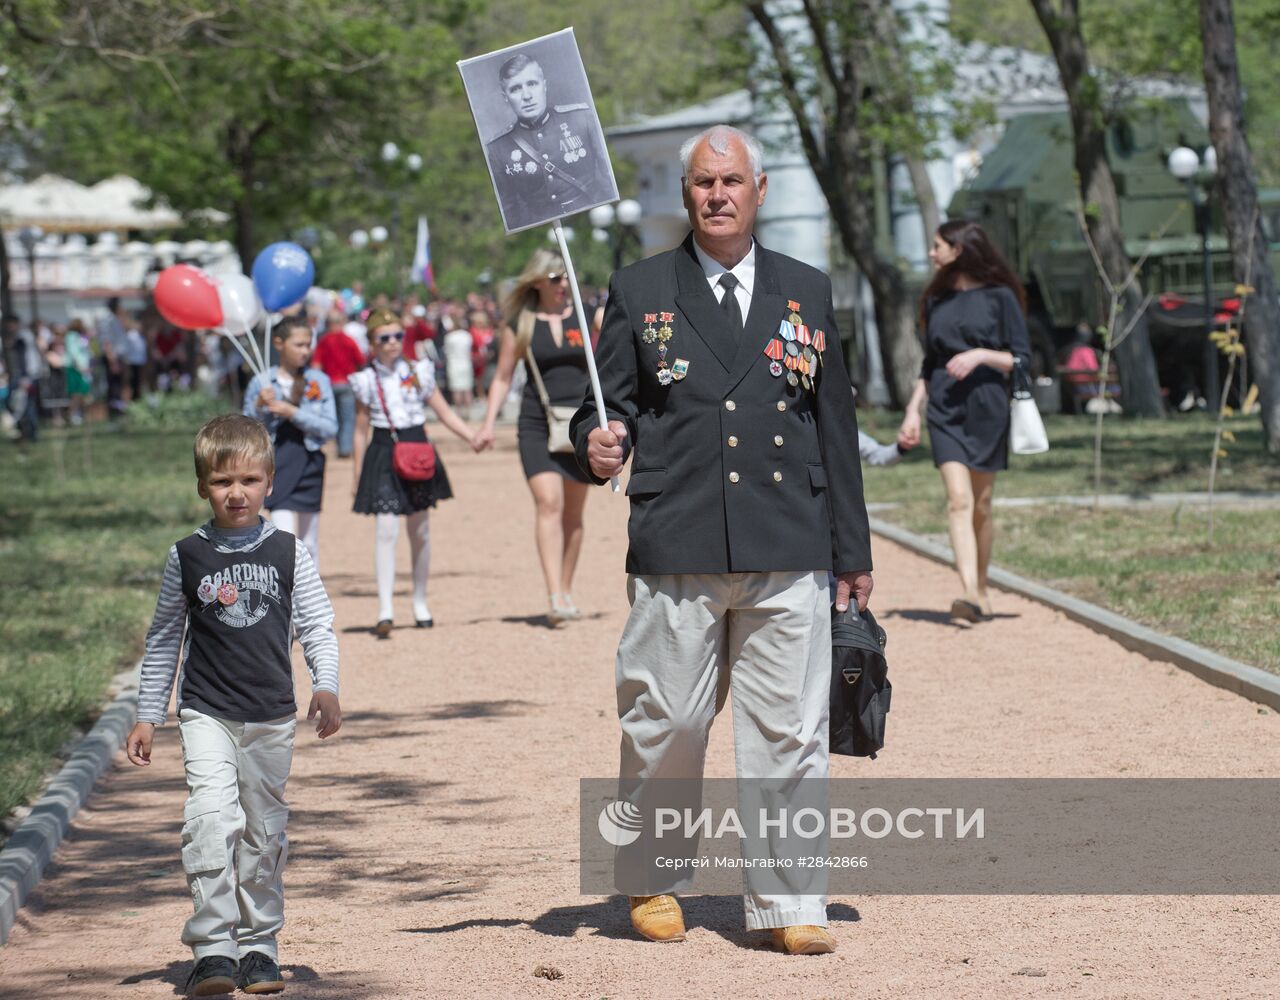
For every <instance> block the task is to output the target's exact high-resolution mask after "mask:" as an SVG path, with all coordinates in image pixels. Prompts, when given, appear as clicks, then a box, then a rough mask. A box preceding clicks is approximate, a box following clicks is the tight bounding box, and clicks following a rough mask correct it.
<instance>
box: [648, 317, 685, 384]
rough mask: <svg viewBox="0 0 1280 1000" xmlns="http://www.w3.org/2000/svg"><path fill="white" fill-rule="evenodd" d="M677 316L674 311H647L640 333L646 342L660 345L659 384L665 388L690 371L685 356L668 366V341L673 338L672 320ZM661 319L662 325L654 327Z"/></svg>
mask: <svg viewBox="0 0 1280 1000" xmlns="http://www.w3.org/2000/svg"><path fill="white" fill-rule="evenodd" d="M675 318H676V314H675V313H673V312H657V313H645V314H644V320H645V323H646V326H645V328H644V331H643V332H642V333H641V335H640V339H641V340H643V341H644V342H645V343H646V344H652V343H654V342H656V343H657V345H658V371H657V373H656V374H657V378H658V384H659V385H660V386H662V387H663V388H665V387H667V386H669V385H670V384H671V383H672V382H679V381H680V380H681V379H683V378H684V377H685V375H687V374H688V373H689V362H688V361H685V360H684V359H683V358H679V359H677V360H676V363H675V367H674V368H668V367H667V354H668V352H669V351H670V348H669V347H668V345H667V342H668V341H669V340H670V339H671V336H672V334H673V333H674V332H675V331H674V330H673V329H672V327H671V321H672V320H674V319H675ZM658 321H661V323H662V326H660V327H658V328H657V329H655V328H654V325H653V324H654V323H655V322H658Z"/></svg>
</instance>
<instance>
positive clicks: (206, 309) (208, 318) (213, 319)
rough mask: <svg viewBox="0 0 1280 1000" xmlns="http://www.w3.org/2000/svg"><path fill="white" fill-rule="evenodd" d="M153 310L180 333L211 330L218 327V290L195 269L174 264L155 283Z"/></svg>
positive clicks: (208, 278) (220, 309) (205, 275)
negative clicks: (154, 305)
mask: <svg viewBox="0 0 1280 1000" xmlns="http://www.w3.org/2000/svg"><path fill="white" fill-rule="evenodd" d="M155 297H156V308H157V309H159V310H160V315H161V316H163V317H164V318H165V319H167V320H168V321H169V322H170V323H172V324H173V325H174V326H178V327H181V328H182V329H184V330H212V329H214V328H215V327H219V326H221V325H222V303H221V302H220V301H219V299H218V286H217V285H215V284H214V283H213V279H212V278H211V277H209V275H207V274H205V272H204V271H202V270H200V268H198V267H192V266H191V265H190V264H174V265H173V266H172V267H166V268H165V269H164V270H163V271H161V272H160V278H159V279H158V280H157V281H156V290H155Z"/></svg>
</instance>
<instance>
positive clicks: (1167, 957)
mask: <svg viewBox="0 0 1280 1000" xmlns="http://www.w3.org/2000/svg"><path fill="white" fill-rule="evenodd" d="M499 446H500V450H499V451H497V452H496V453H490V454H487V455H483V456H480V457H471V456H469V455H465V454H463V453H462V452H461V451H460V449H459V448H456V447H453V442H451V441H446V442H445V443H444V447H443V449H442V451H443V453H444V456H445V458H446V460H447V461H448V462H449V467H450V474H451V476H452V478H453V482H454V485H455V490H456V492H457V494H458V499H456V500H453V501H451V502H449V503H447V504H445V505H443V506H442V507H441V508H440V509H439V510H438V511H437V512H436V514H435V515H434V519H433V525H432V528H433V535H434V537H433V542H434V569H435V572H434V575H433V577H432V583H431V591H430V596H431V606H432V611H433V612H434V614H435V617H436V620H437V622H438V625H437V627H436V628H435V629H434V630H432V631H429V632H426V631H417V630H415V629H413V628H412V627H411V613H410V608H409V597H408V587H409V580H408V546H407V543H406V542H405V541H404V540H403V539H402V541H401V549H402V567H401V570H402V572H401V578H400V584H399V586H400V595H399V596H398V598H397V600H398V602H399V604H398V606H397V613H398V615H399V618H400V621H401V622H404V623H410V627H407V628H405V627H400V628H397V630H396V631H395V633H394V637H393V639H392V640H391V641H388V642H377V641H376V640H375V639H374V638H373V637H372V636H371V635H369V634H368V632H367V629H368V627H369V626H370V625H372V624H373V620H374V617H375V614H376V598H375V595H374V584H373V575H372V571H373V565H372V562H373V559H372V548H371V546H372V538H373V525H372V522H371V521H370V520H368V519H364V518H359V517H356V516H355V515H351V514H346V513H342V511H343V510H344V509H345V508H346V506H347V502H346V501H347V497H348V496H349V490H350V478H349V476H350V471H349V469H348V466H347V463H345V462H336V461H335V462H332V463H331V466H330V469H331V472H330V483H329V500H328V510H329V512H328V513H326V514H325V519H324V521H323V524H322V529H321V531H322V557H323V567H324V571H325V578H326V582H327V583H328V585H329V589H330V593H331V595H332V596H333V598H334V601H335V604H336V605H337V609H338V629H339V633H340V636H341V640H342V648H343V699H342V700H343V707H344V709H345V711H346V724H345V726H344V728H343V730H342V732H341V734H340V735H339V736H338V737H337V738H335V739H333V740H329V741H327V742H326V743H324V744H321V743H320V742H319V741H318V740H316V739H315V737H314V735H313V734H312V733H311V732H310V731H309V730H305V729H302V728H300V729H299V738H298V751H297V754H296V757H295V763H294V774H293V778H292V780H291V782H290V785H289V792H290V799H291V802H292V807H293V810H292V817H291V820H290V837H291V858H290V865H289V870H288V875H287V886H288V923H287V924H286V926H285V929H284V932H283V935H282V940H281V951H282V961H283V964H284V966H285V970H286V974H287V976H288V978H289V980H290V987H289V995H292V996H295V997H297V996H303V997H316V998H335V1000H336V998H373V997H377V998H384V997H387V998H401V997H404V998H428V997H430V998H448V997H504V998H505V997H526V996H527V997H557V998H560V997H563V998H568V997H574V998H600V997H615V998H622V997H662V998H666V997H673V998H674V997H726V998H728V997H732V998H735V1000H739V998H748V997H761V998H776V997H783V996H786V997H789V998H795V1000H801V998H818V997H852V996H857V997H860V998H879V997H886V998H887V997H894V998H901V997H923V996H946V997H953V998H968V997H1009V996H1018V997H1040V996H1070V997H1082V998H1103V997H1105V998H1120V997H1132V998H1135V1000H1136V998H1144V1000H1145V998H1152V997H1166V996H1168V997H1178V998H1188V997H1206V998H1207V997H1214V998H1217V997H1274V996H1276V995H1280V969H1278V968H1277V964H1276V955H1277V954H1278V953H1280V901H1278V900H1277V898H1276V897H1258V896H1253V897H1227V896H1212V897H1167V896H1166V897H1101V896H1094V897H1080V896H1075V897H969V896H966V897H884V896H880V897H868V898H851V897H843V898H837V899H834V900H833V901H832V906H831V916H832V918H833V920H834V930H835V933H836V934H837V937H838V939H839V942H840V950H839V951H838V952H837V953H836V954H835V955H833V956H829V957H825V958H787V957H784V956H780V955H777V954H774V953H773V952H770V951H767V950H763V949H761V948H760V947H759V946H758V941H757V940H756V939H755V938H753V937H752V936H750V935H748V934H747V933H746V932H745V931H744V930H743V929H742V923H741V921H742V914H741V905H740V901H739V900H738V899H736V898H732V899H726V898H713V897H694V898H691V899H689V900H687V901H686V916H687V919H688V922H689V924H690V934H689V939H688V941H687V942H685V943H684V944H682V945H666V946H660V945H653V944H649V943H647V942H642V941H638V940H635V939H634V938H633V937H632V935H631V933H630V928H629V925H628V922H627V916H626V910H625V905H624V903H623V902H622V901H621V900H619V899H617V898H615V899H602V898H598V897H582V896H579V895H578V893H577V879H578V871H577V865H576V859H577V856H578V845H577V808H576V807H577V793H578V779H579V778H580V777H583V776H602V777H607V776H609V775H610V774H611V773H612V772H613V770H614V767H615V765H616V758H617V743H618V732H617V722H616V718H615V712H614V708H613V705H614V694H613V683H612V676H613V673H612V670H613V651H614V647H615V644H616V641H617V638H618V635H619V633H620V631H621V628H622V623H623V619H624V612H625V593H624V577H623V572H622V556H623V551H624V546H625V537H626V503H625V501H624V500H623V499H621V498H617V497H612V496H610V495H609V494H608V493H607V491H605V490H600V491H597V492H596V493H595V494H594V495H593V496H592V499H591V502H590V504H589V505H588V510H587V516H588V540H587V546H586V551H585V554H584V565H583V568H582V571H581V574H580V578H579V584H578V586H577V588H576V590H577V597H578V601H579V604H580V605H581V606H582V607H583V609H584V611H585V612H586V614H587V617H586V619H585V620H584V621H581V622H579V623H575V624H573V625H570V626H566V627H564V628H562V629H559V630H554V631H553V630H551V629H548V628H546V627H545V623H544V621H543V620H542V618H541V614H542V611H543V596H542V586H541V582H540V576H539V573H538V569H537V562H536V558H535V555H534V550H533V540H532V531H531V503H530V501H529V498H528V495H527V492H526V489H525V486H524V483H523V481H522V480H521V477H520V470H519V461H518V458H517V456H516V454H515V450H514V440H513V435H512V434H511V432H510V431H509V430H508V432H507V433H506V434H505V435H504V436H503V437H502V438H501V439H500V442H499ZM869 474H870V475H875V472H874V471H871V472H870V473H869ZM160 555H161V554H160V553H157V559H159V558H160ZM876 559H877V564H878V565H877V573H876V582H877V587H876V597H875V601H874V604H873V606H874V607H875V608H876V610H877V612H878V613H879V615H880V618H881V621H883V622H884V623H885V625H886V627H887V628H888V629H889V630H890V637H891V639H890V641H891V643H892V645H891V647H890V648H891V653H892V656H891V661H890V662H891V665H892V669H893V681H894V711H893V715H892V717H891V720H890V730H889V740H890V747H889V750H888V751H887V752H886V753H884V754H882V755H881V757H880V758H879V759H878V760H877V761H875V762H865V761H852V760H849V759H838V760H837V762H836V764H835V768H834V773H835V775H836V776H841V777H856V776H861V775H875V776H884V777H888V776H929V777H944V776H1010V777H1028V776H1062V777H1084V776H1106V775H1121V774H1123V775H1125V776H1127V777H1136V776H1162V777H1174V776H1189V777H1190V776H1237V777H1254V776H1275V775H1277V774H1280V759H1278V758H1277V736H1278V735H1280V730H1278V729H1277V725H1278V723H1277V716H1276V715H1275V714H1271V713H1267V714H1263V713H1262V712H1260V711H1259V709H1258V707H1257V706H1255V705H1253V704H1251V703H1250V702H1247V701H1244V700H1243V699H1240V698H1237V697H1234V696H1232V695H1229V694H1227V693H1225V692H1223V691H1220V690H1217V689H1215V688H1212V687H1209V686H1208V685H1206V684H1203V683H1201V682H1199V681H1197V680H1195V679H1194V678H1192V677H1191V676H1189V675H1187V674H1185V673H1182V672H1179V671H1177V670H1174V669H1173V668H1171V667H1169V666H1168V665H1166V664H1161V663H1156V662H1152V661H1150V660H1147V659H1145V658H1143V657H1141V656H1139V655H1137V654H1134V653H1130V652H1127V651H1126V650H1124V649H1122V648H1121V647H1119V646H1117V645H1116V644H1115V643H1113V642H1111V641H1109V640H1107V639H1105V638H1103V637H1101V636H1099V635H1096V634H1095V633H1093V632H1090V631H1088V630H1087V629H1085V628H1084V627H1082V626H1080V625H1077V624H1074V623H1072V622H1070V621H1068V620H1066V619H1065V618H1063V617H1062V616H1061V615H1058V614H1056V613H1055V612H1053V611H1050V610H1048V609H1046V608H1044V607H1042V606H1039V605H1036V604H1032V603H1030V602H1028V601H1025V600H1022V599H1020V598H1017V597H1013V596H1010V595H1004V596H1000V595H997V612H998V613H999V617H998V618H997V620H995V621H993V622H990V623H987V624H984V625H982V626H980V627H977V628H973V629H969V628H966V627H963V626H953V625H951V624H949V623H948V622H947V620H946V617H945V614H943V613H942V609H945V608H946V607H948V606H949V604H950V601H951V598H952V597H953V596H954V583H953V580H952V576H951V574H950V573H949V572H948V571H947V570H946V569H945V568H943V567H940V566H937V565H935V564H933V563H930V562H929V561H927V560H925V559H922V558H919V557H916V556H914V555H911V554H910V553H908V552H906V551H904V550H902V549H898V548H896V547H894V546H892V545H891V544H889V543H886V542H877V546H876ZM993 692H994V693H996V694H997V695H998V698H997V699H993V698H992V693H993ZM729 723H730V719H729V717H728V715H727V714H726V715H724V716H722V717H721V718H720V720H719V721H718V723H717V726H716V729H715V731H714V732H713V735H712V743H711V751H710V756H709V767H708V773H709V774H712V775H719V776H729V775H732V773H733V759H732V742H731V739H730V731H729V729H730V725H729ZM155 760H156V763H155V764H154V765H153V766H152V767H151V768H150V769H149V770H148V771H146V772H143V771H139V770H136V769H134V768H132V767H130V766H129V765H128V764H127V763H126V762H124V761H123V757H121V758H120V759H119V760H118V761H117V763H116V765H115V766H114V767H113V768H112V769H110V770H109V772H108V775H107V777H106V778H105V779H104V781H103V782H102V784H101V786H100V788H99V790H98V792H97V794H96V795H95V796H94V798H93V799H92V801H91V803H90V806H89V808H87V809H86V810H85V811H84V812H83V813H82V814H81V815H80V816H79V817H78V818H77V820H76V822H75V824H74V827H73V830H72V832H71V834H70V836H69V837H68V839H67V841H66V842H65V843H64V844H63V846H62V847H61V849H60V850H59V852H58V855H57V858H56V860H55V862H54V864H52V865H51V866H50V868H49V870H48V871H47V872H46V874H45V878H44V881H43V882H42V884H41V886H40V887H39V889H38V890H37V892H36V893H35V894H34V896H33V897H32V899H31V901H30V902H29V903H28V905H27V907H26V908H25V909H24V910H23V912H22V913H21V914H20V915H19V919H18V924H17V925H16V926H15V928H14V931H13V934H12V936H11V938H10V941H9V943H8V945H7V946H5V947H4V948H3V949H0V996H2V997H5V998H9V997H22V998H33V997H41V998H43V997H55V998H59V1000H62V998H66V1000H75V998H95V1000H98V998H104V997H105V998H115V997H119V998H163V997H168V996H173V995H175V994H177V993H178V992H179V990H180V984H181V983H182V982H183V981H184V979H185V976H186V974H187V971H188V970H189V968H190V961H189V956H188V955H187V954H185V949H184V948H183V947H182V945H181V944H180V943H179V941H178V933H179V930H180V928H181V925H182V922H183V920H184V919H185V918H186V915H187V913H188V911H189V907H190V904H189V901H188V898H187V894H186V890H185V887H184V885H183V881H182V876H181V869H180V866H179V864H178V856H177V854H178V852H177V846H178V833H179V827H180V823H181V811H182V798H183V794H184V791H185V789H184V785H183V780H182V770H181V762H180V755H179V752H178V746H177V740H176V734H175V731H174V729H173V727H172V726H169V727H166V728H165V729H163V730H162V731H161V732H160V734H159V736H158V739H157V745H156V750H155ZM540 964H541V965H544V966H553V967H555V968H556V969H558V970H560V971H561V972H562V973H563V977H562V978H560V979H558V980H555V981H548V980H546V979H542V978H535V977H534V975H533V970H534V968H535V967H536V966H538V965H540Z"/></svg>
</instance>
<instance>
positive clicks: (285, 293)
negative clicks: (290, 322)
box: [253, 243, 316, 312]
mask: <svg viewBox="0 0 1280 1000" xmlns="http://www.w3.org/2000/svg"><path fill="white" fill-rule="evenodd" d="M315 279H316V265H315V264H314V263H313V262H312V260H311V255H310V254H309V253H307V251H305V250H304V249H302V247H300V246H298V244H296V243H272V244H271V246H269V247H267V248H266V249H265V250H263V251H262V253H260V254H258V259H257V260H255V261H254V262H253V287H254V288H256V289H257V290H258V298H260V299H261V300H262V304H263V305H264V306H266V307H267V309H268V310H270V311H271V312H277V311H279V310H281V309H286V308H288V307H289V306H291V305H293V304H294V303H295V302H300V301H301V300H302V297H303V296H304V295H306V294H307V291H308V289H310V288H311V285H312V284H313V283H314V282H315Z"/></svg>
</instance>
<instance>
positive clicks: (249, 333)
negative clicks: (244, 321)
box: [236, 326, 267, 374]
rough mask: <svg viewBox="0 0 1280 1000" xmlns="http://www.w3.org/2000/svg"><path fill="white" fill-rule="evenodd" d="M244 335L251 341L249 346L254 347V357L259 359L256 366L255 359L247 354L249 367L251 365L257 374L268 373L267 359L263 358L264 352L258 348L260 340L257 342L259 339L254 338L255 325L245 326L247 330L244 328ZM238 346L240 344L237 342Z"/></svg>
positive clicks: (246, 358)
mask: <svg viewBox="0 0 1280 1000" xmlns="http://www.w3.org/2000/svg"><path fill="white" fill-rule="evenodd" d="M244 337H245V339H246V340H248V341H249V346H250V347H251V348H253V356H254V358H256V359H257V363H256V366H255V363H254V361H252V360H250V359H249V358H248V357H247V356H246V357H245V360H246V361H248V362H249V367H250V368H253V369H254V371H255V372H256V373H257V374H266V371H267V364H266V362H265V361H264V360H263V358H262V352H261V351H259V350H258V342H257V341H256V340H255V339H254V337H253V327H251V326H246V327H245V330H244ZM236 346H237V347H238V346H239V344H238V343H237V345H236ZM241 353H242V354H243V353H244V352H243V351H241Z"/></svg>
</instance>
